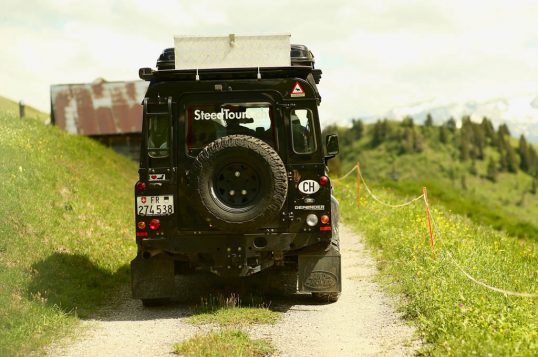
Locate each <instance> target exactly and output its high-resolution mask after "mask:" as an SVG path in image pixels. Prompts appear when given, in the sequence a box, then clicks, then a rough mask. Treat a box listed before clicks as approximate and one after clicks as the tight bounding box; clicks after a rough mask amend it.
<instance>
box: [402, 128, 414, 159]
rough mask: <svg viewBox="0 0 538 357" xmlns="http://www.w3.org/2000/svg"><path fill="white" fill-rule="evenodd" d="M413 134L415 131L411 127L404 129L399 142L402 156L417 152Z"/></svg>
mask: <svg viewBox="0 0 538 357" xmlns="http://www.w3.org/2000/svg"><path fill="white" fill-rule="evenodd" d="M413 132H414V130H412V129H411V128H409V127H406V128H404V129H403V131H402V134H401V138H400V140H399V143H400V147H399V150H398V151H399V153H400V154H410V153H412V152H413V151H415V143H414V138H413V136H414V135H413Z"/></svg>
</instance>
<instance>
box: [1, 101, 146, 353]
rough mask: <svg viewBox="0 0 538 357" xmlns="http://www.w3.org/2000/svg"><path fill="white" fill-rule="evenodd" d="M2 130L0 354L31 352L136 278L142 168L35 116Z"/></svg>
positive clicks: (13, 120) (10, 119)
mask: <svg viewBox="0 0 538 357" xmlns="http://www.w3.org/2000/svg"><path fill="white" fill-rule="evenodd" d="M5 103H8V104H9V102H6V101H5V100H4V101H3V102H2V105H4V104H5ZM37 114H38V115H37V117H41V116H43V115H44V114H43V113H41V114H39V113H37ZM0 132H1V133H2V135H1V136H0V148H1V150H2V151H1V155H0V176H1V177H2V179H3V182H2V184H1V185H0V197H2V204H1V205H0V216H1V217H2V218H3V220H4V222H3V224H2V225H0V237H1V238H0V355H3V356H11V355H27V354H28V352H30V351H35V350H39V348H40V347H41V346H43V345H44V344H46V343H48V342H49V341H50V339H51V338H52V337H53V336H56V335H58V334H61V333H64V332H65V333H67V332H68V331H69V327H70V326H71V325H72V324H73V323H75V322H76V321H77V318H76V317H77V316H82V317H84V316H87V315H88V313H90V312H91V311H93V310H94V309H95V307H96V306H98V305H99V304H100V303H102V302H103V301H104V300H105V299H106V298H107V297H109V296H110V294H111V293H113V292H114V291H117V287H118V286H119V285H121V284H126V283H127V282H128V262H129V260H130V259H131V258H132V257H134V255H135V254H136V245H135V244H134V238H133V237H134V232H133V231H132V228H131V227H132V226H133V222H132V217H133V211H132V187H133V184H134V182H135V180H136V167H135V164H134V163H133V162H132V161H130V160H128V159H127V158H125V157H123V156H120V155H118V154H116V153H114V152H113V151H112V150H110V149H107V148H105V147H103V146H101V145H100V144H98V143H96V142H94V141H92V140H90V139H87V138H84V137H79V136H71V135H67V134H66V133H64V132H62V131H61V130H60V129H58V128H56V127H54V126H46V125H43V124H42V123H41V122H39V120H37V119H30V118H27V119H25V120H20V119H19V118H18V116H15V115H13V114H9V113H6V112H0Z"/></svg>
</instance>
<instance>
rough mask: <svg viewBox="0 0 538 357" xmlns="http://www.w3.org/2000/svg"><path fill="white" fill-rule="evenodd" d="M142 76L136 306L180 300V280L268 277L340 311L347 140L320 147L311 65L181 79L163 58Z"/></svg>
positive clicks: (167, 55)
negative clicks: (335, 162) (338, 166)
mask: <svg viewBox="0 0 538 357" xmlns="http://www.w3.org/2000/svg"><path fill="white" fill-rule="evenodd" d="M139 74H140V78H142V79H144V80H146V81H149V82H150V84H149V88H148V91H147V93H146V96H145V98H144V101H143V105H144V110H143V134H142V137H143V139H142V147H141V151H140V153H141V155H140V169H139V175H140V179H139V181H138V182H137V183H136V185H135V210H136V212H135V214H136V242H137V245H138V254H137V256H136V258H135V259H134V260H133V261H132V262H131V272H132V292H133V297H134V298H139V299H141V300H142V302H143V303H144V304H145V305H149V304H153V303H155V302H158V301H161V300H163V299H167V298H171V297H174V295H175V292H176V290H177V287H176V286H175V273H178V272H181V273H186V272H196V271H207V272H212V273H214V274H216V275H218V276H222V277H227V278H234V277H235V278H237V279H240V278H242V277H246V276H250V275H253V274H257V273H259V272H262V271H264V272H262V274H267V275H268V276H269V280H270V281H271V284H270V286H274V288H275V289H278V288H279V287H284V285H286V284H287V288H289V287H290V286H291V289H292V290H293V292H296V291H300V292H310V293H312V295H313V296H314V297H316V298H319V299H324V300H325V301H336V300H337V299H338V296H339V294H340V291H341V271H340V252H339V241H338V202H337V201H336V200H335V198H334V197H333V196H332V195H331V182H330V180H329V178H328V176H327V166H326V163H327V160H329V159H330V158H332V157H334V156H335V155H336V154H337V153H338V140H337V137H336V136H334V135H330V136H327V137H326V138H322V137H321V130H320V124H319V118H318V110H317V108H318V105H319V104H320V101H321V97H320V95H319V93H318V90H317V87H316V84H318V83H319V80H320V78H321V70H319V69H315V68H314V59H313V56H312V53H311V52H310V51H309V50H308V49H307V48H306V47H305V46H300V45H292V46H291V66H287V67H267V68H229V69H205V70H194V69H193V70H175V69H174V49H166V50H165V51H164V52H163V53H162V54H161V56H160V57H159V60H158V62H157V70H152V69H150V68H141V69H140V73H139ZM323 139H325V140H323ZM283 272H285V273H286V274H287V275H286V276H287V278H286V279H287V280H286V279H282V276H283V275H282V273H283ZM285 280H286V281H285ZM290 281H291V283H290Z"/></svg>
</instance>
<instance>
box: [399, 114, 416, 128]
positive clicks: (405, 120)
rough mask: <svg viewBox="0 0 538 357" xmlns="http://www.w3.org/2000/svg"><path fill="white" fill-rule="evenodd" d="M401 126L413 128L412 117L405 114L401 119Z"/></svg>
mask: <svg viewBox="0 0 538 357" xmlns="http://www.w3.org/2000/svg"><path fill="white" fill-rule="evenodd" d="M401 126H402V127H403V128H413V127H414V126H415V122H414V121H413V118H412V117H411V116H409V115H407V116H406V117H405V118H403V119H402V124H401Z"/></svg>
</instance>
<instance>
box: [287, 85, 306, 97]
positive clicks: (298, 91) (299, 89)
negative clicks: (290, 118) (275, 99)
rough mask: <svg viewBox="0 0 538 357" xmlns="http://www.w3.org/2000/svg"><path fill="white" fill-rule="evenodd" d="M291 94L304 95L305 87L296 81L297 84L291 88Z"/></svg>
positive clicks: (293, 95)
mask: <svg viewBox="0 0 538 357" xmlns="http://www.w3.org/2000/svg"><path fill="white" fill-rule="evenodd" d="M290 96H292V97H304V96H305V93H304V90H303V87H301V85H300V84H299V82H295V85H294V86H293V89H292V90H291V93H290Z"/></svg>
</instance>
